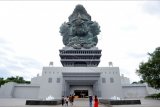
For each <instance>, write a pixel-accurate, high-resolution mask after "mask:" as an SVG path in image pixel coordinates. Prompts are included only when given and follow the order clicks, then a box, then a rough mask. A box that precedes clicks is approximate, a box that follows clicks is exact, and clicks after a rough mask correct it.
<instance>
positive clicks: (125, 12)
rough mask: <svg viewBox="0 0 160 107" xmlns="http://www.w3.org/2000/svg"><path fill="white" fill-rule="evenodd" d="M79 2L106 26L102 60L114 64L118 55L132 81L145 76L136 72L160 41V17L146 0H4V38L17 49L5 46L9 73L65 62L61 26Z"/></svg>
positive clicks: (0, 53)
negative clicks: (61, 53)
mask: <svg viewBox="0 0 160 107" xmlns="http://www.w3.org/2000/svg"><path fill="white" fill-rule="evenodd" d="M77 4H82V5H84V7H85V8H86V10H87V12H88V13H89V14H90V15H91V16H92V20H93V21H97V22H98V23H99V25H100V26H101V33H100V35H98V38H99V42H98V45H97V46H98V47H99V48H100V49H102V57H101V63H100V65H99V66H108V62H109V61H112V62H113V64H114V66H119V67H120V70H121V71H120V72H121V73H122V74H125V75H126V76H127V77H129V78H131V81H137V80H139V77H138V76H137V75H136V74H135V70H136V69H137V68H138V65H139V63H140V62H141V61H146V60H147V57H148V56H147V52H153V51H154V49H155V48H156V47H158V46H159V45H160V43H159V41H158V40H159V34H160V31H159V28H160V19H159V18H158V17H157V16H155V15H152V14H149V13H147V12H146V11H145V10H144V6H146V3H145V2H142V1H140V2H137V1H129V2H127V1H67V2H64V1H23V2H21V1H14V2H11V1H9V2H4V1H3V2H1V3H0V23H1V24H0V41H2V39H3V40H6V41H7V42H8V43H7V44H10V45H8V46H7V47H8V49H11V50H12V51H9V50H7V49H6V48H5V47H2V48H0V57H1V58H2V59H4V60H3V61H4V62H3V64H1V65H0V67H2V68H6V69H5V71H7V72H8V74H9V73H10V74H14V75H23V76H25V77H26V78H31V77H33V76H35V75H36V74H37V73H41V70H42V67H43V66H46V65H48V63H49V61H54V66H61V63H60V58H59V49H61V48H62V47H63V43H62V37H61V36H60V33H59V27H60V26H61V24H62V23H63V22H65V21H68V17H69V15H70V14H71V13H72V12H73V10H74V8H75V5H77ZM1 44H2V45H3V44H4V43H1ZM1 44H0V45H1ZM20 57H21V58H22V59H20ZM32 61H33V63H32ZM15 63H17V64H15ZM11 65H12V66H11ZM13 66H14V67H15V68H14V67H13ZM8 67H11V68H12V69H9V68H8ZM21 70H22V72H21ZM1 71H2V70H1ZM1 71H0V72H1ZM8 74H7V75H8ZM1 76H5V73H3V74H1Z"/></svg>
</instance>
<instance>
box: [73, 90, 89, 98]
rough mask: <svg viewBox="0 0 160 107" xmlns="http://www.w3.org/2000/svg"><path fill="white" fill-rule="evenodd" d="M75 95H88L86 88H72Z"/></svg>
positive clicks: (83, 96) (80, 96)
mask: <svg viewBox="0 0 160 107" xmlns="http://www.w3.org/2000/svg"><path fill="white" fill-rule="evenodd" d="M74 93H75V96H78V97H79V98H86V97H88V90H74Z"/></svg>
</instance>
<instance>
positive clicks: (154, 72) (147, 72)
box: [137, 47, 160, 89]
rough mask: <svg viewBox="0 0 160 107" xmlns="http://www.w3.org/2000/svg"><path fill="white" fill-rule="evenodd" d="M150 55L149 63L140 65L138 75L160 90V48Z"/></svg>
mask: <svg viewBox="0 0 160 107" xmlns="http://www.w3.org/2000/svg"><path fill="white" fill-rule="evenodd" d="M148 55H149V59H148V61H147V62H141V63H140V65H139V69H138V70H137V74H138V75H139V76H141V77H142V79H143V80H144V82H146V83H148V85H150V86H151V87H153V88H156V89H160V47H158V48H156V49H155V51H154V52H153V53H148Z"/></svg>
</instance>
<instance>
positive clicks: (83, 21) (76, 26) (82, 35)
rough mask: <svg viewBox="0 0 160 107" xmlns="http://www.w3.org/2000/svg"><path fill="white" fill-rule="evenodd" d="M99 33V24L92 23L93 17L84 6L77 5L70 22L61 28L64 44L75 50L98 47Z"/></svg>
mask: <svg viewBox="0 0 160 107" xmlns="http://www.w3.org/2000/svg"><path fill="white" fill-rule="evenodd" d="M99 32H100V27H99V25H98V23H97V22H93V21H91V16H90V15H89V14H88V13H87V11H86V10H85V8H84V7H83V6H82V5H77V6H76V8H75V9H74V11H73V13H72V14H71V15H70V16H69V22H67V23H66V22H65V23H63V24H62V25H61V27H60V33H61V35H62V36H63V44H64V45H66V46H69V47H73V48H75V49H80V48H91V47H93V46H96V44H97V42H98V38H97V35H98V34H99Z"/></svg>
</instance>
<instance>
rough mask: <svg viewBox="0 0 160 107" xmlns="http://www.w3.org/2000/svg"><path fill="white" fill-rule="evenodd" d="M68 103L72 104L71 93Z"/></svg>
mask: <svg viewBox="0 0 160 107" xmlns="http://www.w3.org/2000/svg"><path fill="white" fill-rule="evenodd" d="M69 103H70V105H71V106H72V96H71V95H70V96H69Z"/></svg>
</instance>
